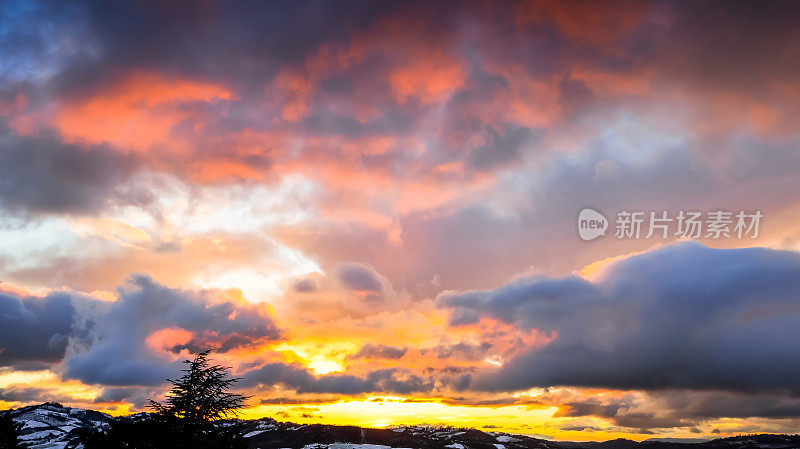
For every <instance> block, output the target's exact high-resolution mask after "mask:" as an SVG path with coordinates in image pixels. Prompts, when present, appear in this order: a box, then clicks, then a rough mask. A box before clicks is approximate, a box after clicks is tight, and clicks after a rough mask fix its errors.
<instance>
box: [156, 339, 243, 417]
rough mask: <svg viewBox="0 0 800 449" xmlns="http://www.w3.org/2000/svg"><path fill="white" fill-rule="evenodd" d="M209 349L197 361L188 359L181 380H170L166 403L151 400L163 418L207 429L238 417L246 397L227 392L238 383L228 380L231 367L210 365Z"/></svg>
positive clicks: (236, 379)
mask: <svg viewBox="0 0 800 449" xmlns="http://www.w3.org/2000/svg"><path fill="white" fill-rule="evenodd" d="M210 352H211V351H210V350H206V351H203V352H201V353H200V354H197V356H195V358H194V360H186V361H185V363H186V364H188V365H189V366H188V367H187V368H186V369H185V370H183V372H184V373H185V374H184V375H183V376H181V377H180V378H178V379H175V380H172V379H167V380H168V381H169V382H170V383H172V389H171V390H170V391H169V393H167V399H166V401H165V402H166V403H165V404H161V403H160V402H156V401H153V400H151V401H150V407H151V408H152V409H153V410H155V411H156V412H158V413H159V414H161V415H166V416H170V417H174V418H178V419H180V420H182V421H183V422H184V423H185V424H187V425H190V426H201V427H202V426H206V425H208V424H210V423H213V422H215V421H219V420H221V419H226V418H235V417H236V416H238V413H239V409H241V408H242V407H244V402H245V400H247V397H245V396H242V395H240V394H235V393H231V392H229V391H228V390H230V388H231V387H232V386H233V384H235V383H236V382H238V381H239V379H238V378H228V368H225V367H223V366H220V365H211V364H210V363H209V362H208V354H209V353H210Z"/></svg>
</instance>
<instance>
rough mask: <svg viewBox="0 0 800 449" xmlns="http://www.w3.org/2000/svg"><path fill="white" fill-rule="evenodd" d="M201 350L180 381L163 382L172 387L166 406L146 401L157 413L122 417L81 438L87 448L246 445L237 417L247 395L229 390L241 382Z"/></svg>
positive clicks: (226, 447) (207, 448) (172, 448)
mask: <svg viewBox="0 0 800 449" xmlns="http://www.w3.org/2000/svg"><path fill="white" fill-rule="evenodd" d="M209 352H211V351H203V352H201V353H200V354H198V355H197V356H196V357H195V358H194V360H185V361H184V362H185V363H186V364H187V365H188V367H187V368H186V369H185V370H183V372H184V375H183V376H181V377H180V378H178V379H175V380H172V379H167V380H168V381H169V382H170V383H172V389H171V390H170V391H169V392H168V393H167V398H166V400H165V401H164V403H163V404H162V403H160V402H156V401H152V400H151V401H150V407H151V408H152V409H153V410H154V411H155V413H151V414H149V415H146V416H140V417H138V418H136V419H124V418H123V419H120V420H118V421H115V422H112V423H111V425H110V427H109V428H108V429H106V430H103V431H99V432H97V431H93V432H89V433H88V434H86V435H84V436H83V438H81V441H82V442H83V444H84V447H85V449H100V448H102V449H105V448H109V447H115V448H135V449H147V448H169V449H184V448H187V449H188V448H191V449H239V448H242V449H243V448H246V447H247V444H246V442H245V440H244V438H243V437H242V427H241V426H240V425H239V424H238V423H236V422H226V423H225V425H219V424H221V421H222V420H225V419H229V418H235V417H236V416H237V415H238V411H239V409H241V408H242V407H244V403H245V400H247V397H246V396H242V395H240V394H235V393H231V392H230V391H229V390H230V388H231V387H232V386H233V384H235V383H236V382H237V381H238V380H239V379H238V378H229V377H228V368H225V367H223V366H219V365H211V364H210V363H209V361H208V354H209Z"/></svg>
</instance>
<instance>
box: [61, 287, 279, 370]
mask: <svg viewBox="0 0 800 449" xmlns="http://www.w3.org/2000/svg"><path fill="white" fill-rule="evenodd" d="M93 306H94V308H95V310H94V311H91V312H87V313H86V316H85V317H83V319H82V321H81V322H80V323H78V327H79V328H80V329H81V331H82V333H81V335H80V338H76V339H75V340H74V342H73V343H74V344H73V346H72V351H71V353H70V354H69V355H68V357H67V358H66V359H65V360H64V363H63V369H64V377H66V378H72V379H80V380H82V381H83V382H86V383H90V384H104V385H114V386H128V385H158V384H161V383H162V382H164V379H166V378H167V377H174V376H175V374H177V373H178V369H179V368H178V363H174V362H172V361H170V360H169V358H167V357H164V355H163V354H162V355H159V354H158V353H157V351H154V350H153V348H150V347H149V346H148V344H147V343H146V341H147V338H148V337H149V336H150V335H151V334H152V333H153V332H156V331H159V330H162V329H168V328H179V329H183V330H186V331H189V332H191V333H192V338H191V340H190V341H189V342H188V343H186V344H182V345H177V346H173V347H168V348H163V349H165V350H168V351H173V352H176V351H179V350H181V349H188V350H189V351H190V352H197V351H199V350H201V349H215V350H218V351H221V352H225V351H228V350H230V349H233V348H238V347H245V346H248V345H256V344H260V343H263V342H266V341H269V340H277V339H279V338H281V333H280V331H279V330H278V328H277V327H276V325H275V323H274V322H273V321H272V319H271V317H270V316H269V314H268V313H267V312H266V311H265V310H264V309H263V308H260V307H258V306H257V305H251V304H242V303H234V302H231V301H226V300H214V299H213V297H212V295H211V293H210V292H194V291H186V290H176V289H170V288H167V287H164V286H162V285H160V284H158V283H156V282H154V281H153V280H151V279H150V278H148V277H146V276H134V277H132V278H131V280H130V284H129V286H128V287H127V288H124V289H121V290H120V294H119V298H118V299H117V301H115V302H113V303H111V304H102V303H95V304H93Z"/></svg>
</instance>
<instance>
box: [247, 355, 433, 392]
mask: <svg viewBox="0 0 800 449" xmlns="http://www.w3.org/2000/svg"><path fill="white" fill-rule="evenodd" d="M273 385H283V386H285V387H288V388H293V389H295V390H296V391H297V392H298V393H336V394H351V395H356V394H363V393H373V392H381V393H394V394H411V393H421V392H429V391H431V390H433V388H434V386H435V382H434V381H433V380H432V379H426V378H423V377H420V376H417V375H415V374H409V373H405V372H403V371H401V370H398V369H393V368H392V369H382V370H376V371H372V372H370V373H368V374H367V375H366V376H364V377H359V376H354V375H350V374H325V375H322V376H314V375H312V374H311V373H310V372H309V371H308V370H307V369H306V368H304V367H303V366H301V365H296V364H295V365H288V364H285V363H269V364H266V365H264V366H262V367H260V368H257V369H254V370H252V371H249V372H247V373H245V374H244V375H243V376H242V380H241V382H240V383H239V386H241V387H244V388H248V387H255V386H259V387H271V386H273Z"/></svg>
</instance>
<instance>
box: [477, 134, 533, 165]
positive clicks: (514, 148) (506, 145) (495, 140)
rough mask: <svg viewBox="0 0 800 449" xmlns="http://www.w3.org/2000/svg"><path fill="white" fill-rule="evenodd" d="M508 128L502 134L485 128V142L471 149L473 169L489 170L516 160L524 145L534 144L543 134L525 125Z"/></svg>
mask: <svg viewBox="0 0 800 449" xmlns="http://www.w3.org/2000/svg"><path fill="white" fill-rule="evenodd" d="M508 128H509V129H507V130H506V131H505V134H503V135H500V133H498V132H497V131H496V130H495V129H494V128H492V127H487V128H486V133H487V138H486V143H485V144H483V145H482V146H480V147H478V148H475V149H473V150H472V152H471V154H470V163H471V164H472V166H473V167H474V168H475V169H477V170H491V169H494V168H497V167H499V166H502V165H507V164H510V163H513V162H517V161H518V160H519V158H520V155H521V154H522V153H523V151H524V150H525V147H526V146H534V145H535V144H536V141H537V140H538V138H540V137H541V135H542V134H543V132H542V131H533V130H531V128H528V127H525V126H521V127H518V128H511V127H508Z"/></svg>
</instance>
